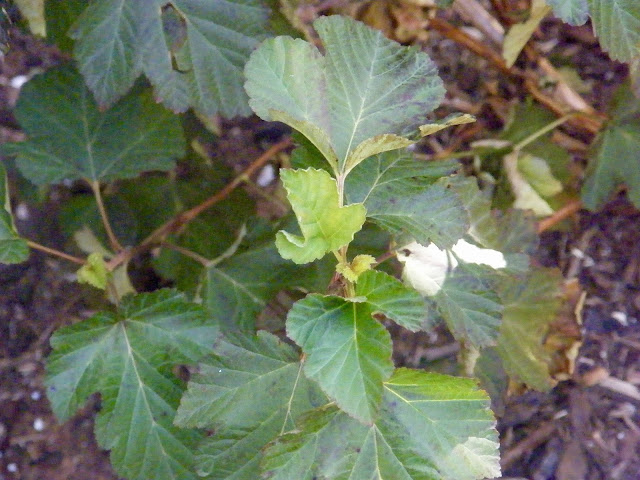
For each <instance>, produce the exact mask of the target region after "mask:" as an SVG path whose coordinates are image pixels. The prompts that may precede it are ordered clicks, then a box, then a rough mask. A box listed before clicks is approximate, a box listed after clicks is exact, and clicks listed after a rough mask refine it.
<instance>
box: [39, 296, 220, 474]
mask: <svg viewBox="0 0 640 480" xmlns="http://www.w3.org/2000/svg"><path fill="white" fill-rule="evenodd" d="M217 331H218V328H217V326H216V325H215V324H212V322H211V320H210V319H209V318H208V314H207V312H206V310H205V309H204V308H202V307H200V306H198V305H195V304H193V303H190V302H188V301H186V300H185V298H184V296H183V295H181V294H179V293H177V292H175V291H172V290H159V291H157V292H154V293H148V294H141V295H137V296H131V297H125V299H123V301H122V304H121V305H120V309H119V310H118V312H116V313H99V314H97V315H94V316H93V317H91V318H89V319H88V320H85V321H82V322H80V323H77V324H75V325H72V326H69V327H64V328H61V329H60V330H58V331H57V332H56V333H55V334H54V335H53V337H52V338H51V346H52V347H53V353H51V355H50V356H49V358H48V361H47V379H46V385H47V396H48V398H49V401H50V403H51V406H52V409H53V411H54V413H55V414H56V416H57V417H58V419H59V420H61V421H64V420H66V419H68V418H69V417H70V416H71V415H73V414H74V413H75V412H76V410H78V409H79V408H80V407H82V406H83V405H84V403H85V402H86V400H87V397H88V396H89V395H91V394H93V393H95V392H100V393H101V394H102V410H101V411H100V413H99V414H98V417H97V420H96V427H95V430H96V437H97V439H98V443H99V444H100V446H102V447H103V448H105V449H110V450H111V462H112V464H113V466H114V467H115V469H116V471H117V472H118V473H119V474H120V475H122V476H124V477H126V478H128V479H130V480H146V479H149V478H154V479H157V480H169V479H172V480H173V479H175V480H178V479H180V480H186V479H189V480H195V478H196V476H195V474H194V473H193V462H194V457H193V452H192V450H193V449H194V447H195V445H196V443H197V442H198V440H199V439H200V438H201V437H202V435H201V434H199V433H197V432H196V431H194V430H186V429H185V430H183V429H178V428H176V427H174V426H173V417H174V415H175V412H176V409H177V407H178V403H179V401H180V397H181V396H182V393H183V390H184V386H183V384H182V382H181V381H180V380H179V379H178V378H177V377H176V376H175V375H174V374H173V372H172V368H173V367H174V366H175V365H179V364H184V363H194V362H196V361H197V360H198V359H199V358H200V357H202V356H203V355H204V354H205V353H209V352H211V345H212V344H213V342H214V339H215V337H216V335H217Z"/></svg>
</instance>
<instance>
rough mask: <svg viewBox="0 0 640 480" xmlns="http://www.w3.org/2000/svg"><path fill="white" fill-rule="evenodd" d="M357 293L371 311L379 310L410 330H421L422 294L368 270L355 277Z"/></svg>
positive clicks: (388, 277) (424, 308) (384, 275)
mask: <svg viewBox="0 0 640 480" xmlns="http://www.w3.org/2000/svg"><path fill="white" fill-rule="evenodd" d="M356 295H357V296H362V297H366V299H367V300H366V301H367V303H368V304H369V305H370V306H371V308H372V310H373V312H374V313H381V314H383V315H385V316H386V317H388V318H390V319H391V320H393V321H394V322H396V323H397V324H398V325H401V326H403V327H404V328H407V329H409V330H411V331H413V332H416V331H418V330H420V326H421V324H422V322H423V321H424V319H425V316H426V308H427V305H426V303H425V301H424V299H423V298H422V296H421V295H420V294H419V293H418V292H416V291H415V290H414V289H412V288H408V287H406V286H405V285H404V284H403V283H402V282H401V281H400V280H398V279H396V278H393V277H392V276H390V275H387V274H386V273H384V272H379V271H375V270H369V271H366V272H364V273H363V274H362V275H360V277H359V278H358V283H357V284H356Z"/></svg>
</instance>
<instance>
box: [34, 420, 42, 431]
mask: <svg viewBox="0 0 640 480" xmlns="http://www.w3.org/2000/svg"><path fill="white" fill-rule="evenodd" d="M44 427H45V423H44V420H42V419H41V418H36V419H35V420H34V421H33V428H34V430H35V431H36V432H41V431H43V430H44Z"/></svg>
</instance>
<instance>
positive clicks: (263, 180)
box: [256, 165, 276, 187]
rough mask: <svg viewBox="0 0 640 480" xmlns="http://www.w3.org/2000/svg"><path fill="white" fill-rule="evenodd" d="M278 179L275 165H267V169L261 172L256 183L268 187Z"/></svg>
mask: <svg viewBox="0 0 640 480" xmlns="http://www.w3.org/2000/svg"><path fill="white" fill-rule="evenodd" d="M275 179H276V171H275V169H274V168H273V165H265V167H264V168H263V169H262V170H260V173H259V174H258V178H256V183H257V184H258V185H260V186H261V187H266V186H267V185H269V184H270V183H271V182H273V181H274V180H275Z"/></svg>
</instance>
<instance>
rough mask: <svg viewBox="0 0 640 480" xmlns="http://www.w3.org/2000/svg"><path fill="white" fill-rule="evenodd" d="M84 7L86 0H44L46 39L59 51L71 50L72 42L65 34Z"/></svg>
mask: <svg viewBox="0 0 640 480" xmlns="http://www.w3.org/2000/svg"><path fill="white" fill-rule="evenodd" d="M86 7H87V2H86V0H65V1H64V2H52V1H45V4H44V14H45V19H46V21H47V39H48V40H50V41H52V42H53V43H55V44H56V45H57V47H58V48H59V49H60V50H61V51H63V52H70V51H71V50H73V43H74V42H73V40H72V39H71V37H69V36H68V35H67V34H68V32H69V29H70V28H71V26H72V25H73V24H74V23H75V21H76V20H77V19H78V17H79V16H80V14H81V13H82V11H83V10H84V9H85V8H86Z"/></svg>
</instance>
